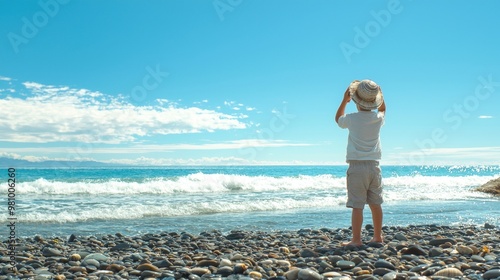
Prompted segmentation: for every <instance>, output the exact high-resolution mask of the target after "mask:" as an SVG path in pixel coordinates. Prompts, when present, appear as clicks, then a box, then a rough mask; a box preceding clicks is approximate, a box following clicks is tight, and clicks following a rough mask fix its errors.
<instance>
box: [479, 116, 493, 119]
mask: <svg viewBox="0 0 500 280" xmlns="http://www.w3.org/2000/svg"><path fill="white" fill-rule="evenodd" d="M479 118H480V119H492V118H493V116H479Z"/></svg>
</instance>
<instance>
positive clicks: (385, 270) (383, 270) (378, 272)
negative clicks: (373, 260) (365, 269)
mask: <svg viewBox="0 0 500 280" xmlns="http://www.w3.org/2000/svg"><path fill="white" fill-rule="evenodd" d="M391 272H394V271H393V270H390V269H388V268H385V267H380V268H375V269H374V270H373V275H378V276H384V275H386V274H388V273H391Z"/></svg>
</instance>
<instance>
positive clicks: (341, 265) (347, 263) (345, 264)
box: [335, 260, 356, 269]
mask: <svg viewBox="0 0 500 280" xmlns="http://www.w3.org/2000/svg"><path fill="white" fill-rule="evenodd" d="M335 266H336V267H339V268H341V269H351V268H354V267H355V266H356V264H355V263H354V262H351V261H344V260H342V261H338V262H337V263H336V264H335Z"/></svg>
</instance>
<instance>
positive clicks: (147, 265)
mask: <svg viewBox="0 0 500 280" xmlns="http://www.w3.org/2000/svg"><path fill="white" fill-rule="evenodd" d="M136 269H137V270H139V271H145V270H149V271H156V272H158V271H160V269H158V267H156V266H155V265H152V264H150V263H143V264H140V265H139V266H137V268H136ZM141 275H142V274H141Z"/></svg>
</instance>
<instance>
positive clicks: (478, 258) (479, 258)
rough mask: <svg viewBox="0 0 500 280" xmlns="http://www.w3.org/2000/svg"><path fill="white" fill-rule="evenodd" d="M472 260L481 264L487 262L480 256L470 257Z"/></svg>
mask: <svg viewBox="0 0 500 280" xmlns="http://www.w3.org/2000/svg"><path fill="white" fill-rule="evenodd" d="M470 259H471V260H472V261H475V262H480V263H484V262H486V259H485V258H483V257H481V256H478V255H472V257H470Z"/></svg>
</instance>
